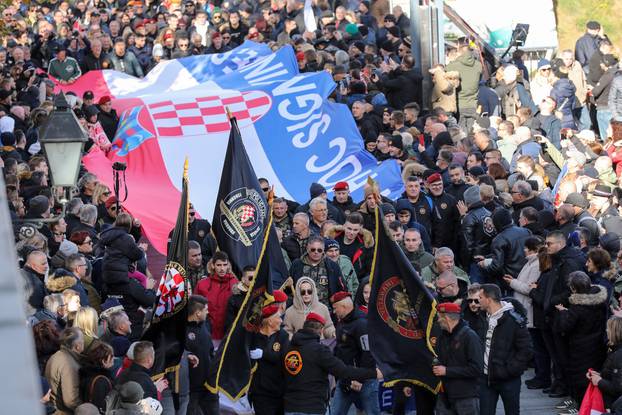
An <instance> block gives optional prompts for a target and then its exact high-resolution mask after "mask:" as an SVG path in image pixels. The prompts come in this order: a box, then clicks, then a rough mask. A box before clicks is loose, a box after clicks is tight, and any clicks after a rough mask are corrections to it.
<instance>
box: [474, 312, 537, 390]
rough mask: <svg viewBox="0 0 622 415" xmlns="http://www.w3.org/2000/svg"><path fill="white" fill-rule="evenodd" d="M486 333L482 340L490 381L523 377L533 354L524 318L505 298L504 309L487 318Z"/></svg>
mask: <svg viewBox="0 0 622 415" xmlns="http://www.w3.org/2000/svg"><path fill="white" fill-rule="evenodd" d="M495 322H496V323H495ZM491 323H492V324H491ZM493 324H494V326H493ZM485 333H486V334H485V337H484V338H483V339H482V342H483V344H484V349H485V351H484V365H485V366H486V367H487V369H488V376H487V377H488V383H489V384H492V383H494V382H495V381H504V380H510V379H515V378H520V376H521V375H522V374H523V372H524V371H525V370H526V369H527V366H528V364H529V362H530V361H531V359H532V357H533V345H532V343H531V337H530V336H529V332H528V331H527V327H526V321H525V319H524V318H523V317H522V316H521V315H520V314H519V313H518V312H516V311H515V310H514V307H513V306H512V305H511V304H510V303H505V302H503V301H502V302H501V309H499V310H498V311H497V313H495V314H492V315H491V316H489V317H488V326H487V329H486V332H485ZM486 357H488V360H486Z"/></svg>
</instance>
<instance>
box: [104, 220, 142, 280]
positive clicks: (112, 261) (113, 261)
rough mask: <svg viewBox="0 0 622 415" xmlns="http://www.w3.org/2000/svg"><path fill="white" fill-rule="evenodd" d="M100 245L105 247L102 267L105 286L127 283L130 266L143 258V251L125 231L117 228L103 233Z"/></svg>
mask: <svg viewBox="0 0 622 415" xmlns="http://www.w3.org/2000/svg"><path fill="white" fill-rule="evenodd" d="M100 243H101V244H102V245H103V246H104V247H105V253H104V259H103V265H102V272H103V275H104V282H105V283H106V284H107V285H113V284H123V283H127V282H128V281H129V276H128V272H129V270H130V265H131V264H132V263H133V262H136V261H138V260H140V259H142V258H143V256H144V255H145V253H144V252H143V250H142V249H140V248H139V247H138V245H137V244H136V242H135V241H134V238H133V237H132V236H131V235H130V234H128V233H127V230H126V229H123V228H120V227H117V226H114V227H112V228H109V229H106V230H105V231H103V232H102V233H101V236H100Z"/></svg>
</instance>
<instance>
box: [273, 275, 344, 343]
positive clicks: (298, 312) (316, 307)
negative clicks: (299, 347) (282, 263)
mask: <svg viewBox="0 0 622 415" xmlns="http://www.w3.org/2000/svg"><path fill="white" fill-rule="evenodd" d="M304 282H306V283H309V284H311V286H312V287H313V299H312V300H311V304H309V305H305V304H304V303H303V302H302V296H301V295H300V286H301V285H302V283H304ZM309 313H316V314H319V315H321V316H322V317H323V318H324V320H325V321H326V324H324V332H323V333H322V334H323V338H325V339H330V338H333V337H335V325H334V324H333V320H332V319H331V317H330V311H329V310H328V307H326V306H325V305H324V304H322V303H320V302H319V300H318V297H317V290H316V288H315V282H313V280H312V279H311V278H309V277H301V278H300V279H299V280H298V281H297V282H296V289H295V291H294V303H293V305H291V306H290V307H289V308H288V309H287V310H286V311H285V317H284V318H283V328H284V329H285V331H287V333H289V337H290V338H291V337H292V336H293V335H294V334H295V333H296V332H297V331H298V330H300V329H301V328H302V326H303V325H304V322H305V319H306V318H307V315H308V314H309Z"/></svg>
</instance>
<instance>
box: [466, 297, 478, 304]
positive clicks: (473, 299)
mask: <svg viewBox="0 0 622 415" xmlns="http://www.w3.org/2000/svg"><path fill="white" fill-rule="evenodd" d="M467 302H468V303H469V304H479V300H478V299H477V298H467Z"/></svg>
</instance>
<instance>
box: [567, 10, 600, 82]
mask: <svg viewBox="0 0 622 415" xmlns="http://www.w3.org/2000/svg"><path fill="white" fill-rule="evenodd" d="M603 39H604V37H603V36H602V34H601V26H600V23H598V22H596V21H594V20H591V21H589V22H587V24H586V25H585V33H584V34H583V36H581V37H580V38H579V39H577V42H576V43H575V47H574V51H575V52H574V54H575V59H576V60H577V61H579V63H580V64H581V66H582V67H583V70H584V71H585V73H586V74H587V73H589V62H590V58H591V57H592V55H593V54H594V53H595V52H597V51H598V48H599V46H600V42H601V41H602V40H603Z"/></svg>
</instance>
